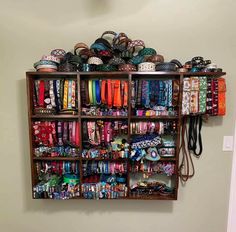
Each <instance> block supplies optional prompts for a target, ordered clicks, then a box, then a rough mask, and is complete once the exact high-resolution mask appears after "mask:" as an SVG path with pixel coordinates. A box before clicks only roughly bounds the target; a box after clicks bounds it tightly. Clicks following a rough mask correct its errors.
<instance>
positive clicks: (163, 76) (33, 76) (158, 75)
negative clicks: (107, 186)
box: [26, 72, 226, 200]
mask: <svg viewBox="0 0 236 232" xmlns="http://www.w3.org/2000/svg"><path fill="white" fill-rule="evenodd" d="M225 74H226V73H225V72H219V73H214V72H213V73H210V72H199V73H178V72H53V73H44V72H27V73H26V82H27V100H28V125H29V141H30V160H31V178H32V193H33V187H34V186H35V184H36V183H37V177H36V170H35V167H34V165H35V162H37V161H76V162H78V163H79V169H80V183H81V184H82V183H83V178H82V164H83V162H85V161H89V160H95V161H98V160H101V161H102V160H104V161H123V162H127V163H128V171H127V179H128V196H127V197H124V198H123V197H122V198H120V199H122V200H123V199H130V200H133V199H136V200H177V198H178V187H179V176H178V171H176V173H175V175H173V176H172V177H170V178H172V179H173V181H174V183H175V192H174V194H172V195H168V196H165V195H145V196H133V195H132V194H131V190H130V186H129V178H130V173H129V165H130V164H131V163H132V162H133V161H131V160H129V159H98V158H95V159H92V158H82V157H81V155H80V156H79V157H36V156H34V152H33V143H34V142H33V135H32V122H33V121H35V120H49V121H50V120H51V121H52V120H76V121H78V122H79V124H80V125H81V122H82V120H86V119H88V120H89V119H92V120H98V119H103V120H105V119H109V120H114V119H115V120H127V122H128V142H130V139H131V134H130V123H131V122H132V121H137V120H149V121H152V120H176V121H177V137H176V156H175V157H171V158H161V160H160V161H170V162H175V164H176V168H177V167H178V164H179V154H178V152H177V151H178V150H179V144H180V127H181V119H182V116H181V105H182V102H181V100H182V83H183V78H184V77H189V76H208V77H220V76H224V75H225ZM41 79H49V80H58V79H73V80H77V88H78V90H79V91H78V114H75V115H66V114H58V115H35V114H33V88H32V86H33V81H34V80H41ZM82 79H124V80H128V83H129V94H128V102H129V106H128V116H118V117H116V116H86V115H82V112H81V102H80V99H81V96H80V82H81V80H82ZM134 79H147V80H174V79H178V80H179V81H180V91H179V99H180V100H179V104H178V115H177V116H143V117H139V116H134V115H131V113H132V111H131V101H130V100H131V97H130V96H131V88H130V86H131V81H133V80H134ZM80 138H81V139H80V146H79V154H81V152H82V149H83V147H82V145H83V144H82V129H81V127H80ZM43 199H44V198H43ZM73 199H85V198H83V197H82V194H81V187H80V197H75V198H73ZM107 200H110V199H107ZM112 200H117V199H112Z"/></svg>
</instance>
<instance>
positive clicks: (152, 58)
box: [146, 55, 164, 64]
mask: <svg viewBox="0 0 236 232" xmlns="http://www.w3.org/2000/svg"><path fill="white" fill-rule="evenodd" d="M146 61H147V62H152V63H155V64H157V63H163V62H164V57H163V56H162V55H153V56H149V57H148V58H147V59H146Z"/></svg>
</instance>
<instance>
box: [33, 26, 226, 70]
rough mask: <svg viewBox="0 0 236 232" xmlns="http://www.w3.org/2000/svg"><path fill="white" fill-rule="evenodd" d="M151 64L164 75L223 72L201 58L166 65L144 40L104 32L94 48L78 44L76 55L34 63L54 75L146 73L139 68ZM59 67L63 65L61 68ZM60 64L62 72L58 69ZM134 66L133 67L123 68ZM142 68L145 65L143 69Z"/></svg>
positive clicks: (58, 54) (60, 53) (57, 52)
mask: <svg viewBox="0 0 236 232" xmlns="http://www.w3.org/2000/svg"><path fill="white" fill-rule="evenodd" d="M145 62H151V63H153V64H155V65H156V71H163V72H175V71H179V72H199V71H204V72H222V69H219V68H218V67H217V65H216V64H213V63H211V60H205V59H204V58H203V57H202V56H195V57H193V58H192V59H191V60H190V61H187V62H186V63H185V64H184V65H182V64H181V62H180V61H179V60H177V59H172V60H171V61H170V62H165V61H164V57H163V56H162V55H160V54H158V52H157V50H156V49H154V48H152V47H147V46H146V43H145V42H144V41H143V40H141V39H132V38H130V37H129V36H128V34H127V33H124V32H119V33H118V32H115V31H105V32H103V33H102V35H101V36H100V37H99V38H97V39H95V40H94V42H92V44H91V45H88V44H86V43H84V42H78V43H76V44H75V46H74V52H73V53H71V52H67V53H66V52H65V51H64V50H63V49H54V50H52V51H51V53H50V55H49V56H43V57H42V59H41V60H40V61H39V62H37V63H35V65H34V67H35V69H36V70H37V71H43V72H55V71H57V70H59V71H61V72H74V71H80V72H93V71H99V72H114V71H121V72H132V71H136V70H137V69H138V70H139V71H144V70H143V68H141V67H140V66H139V68H138V65H139V64H141V63H145ZM59 63H60V64H59ZM58 64H59V68H58ZM128 64H131V65H133V67H132V68H131V67H130V66H125V68H124V67H120V66H121V65H128ZM141 66H142V65H141ZM145 71H155V69H153V68H151V69H150V68H147V69H146V68H145Z"/></svg>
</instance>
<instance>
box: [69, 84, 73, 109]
mask: <svg viewBox="0 0 236 232" xmlns="http://www.w3.org/2000/svg"><path fill="white" fill-rule="evenodd" d="M68 109H72V80H69V87H68Z"/></svg>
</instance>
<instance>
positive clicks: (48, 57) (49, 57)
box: [41, 55, 60, 64]
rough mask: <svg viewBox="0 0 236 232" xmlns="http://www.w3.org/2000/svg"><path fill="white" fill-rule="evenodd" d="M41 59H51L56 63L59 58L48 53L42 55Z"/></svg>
mask: <svg viewBox="0 0 236 232" xmlns="http://www.w3.org/2000/svg"><path fill="white" fill-rule="evenodd" d="M41 60H48V61H52V62H54V63H57V64H59V63H60V59H59V58H58V57H56V56H52V55H48V56H46V55H43V56H42V58H41Z"/></svg>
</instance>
